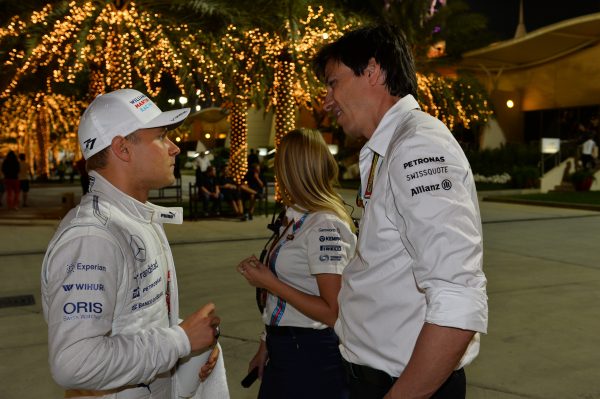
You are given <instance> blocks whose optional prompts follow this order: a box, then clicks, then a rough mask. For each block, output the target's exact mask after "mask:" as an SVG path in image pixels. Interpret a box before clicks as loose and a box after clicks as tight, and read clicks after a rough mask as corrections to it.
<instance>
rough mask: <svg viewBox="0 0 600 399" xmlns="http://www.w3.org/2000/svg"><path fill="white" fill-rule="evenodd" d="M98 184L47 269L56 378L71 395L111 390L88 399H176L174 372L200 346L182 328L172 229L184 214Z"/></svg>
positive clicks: (59, 237)
mask: <svg viewBox="0 0 600 399" xmlns="http://www.w3.org/2000/svg"><path fill="white" fill-rule="evenodd" d="M90 179H91V188H90V193H89V194H87V195H85V196H84V197H83V198H82V200H81V203H80V204H79V205H78V206H77V207H76V208H74V209H72V210H71V211H70V212H69V213H68V214H67V216H66V217H65V218H64V219H63V221H62V222H61V224H60V226H59V228H58V231H57V232H56V234H55V235H54V237H53V238H52V240H51V242H50V244H49V246H48V250H47V252H46V256H45V258H44V263H43V266H42V276H41V280H42V306H43V311H44V318H45V319H46V322H47V323H48V347H49V362H50V368H51V372H52V376H53V378H54V379H55V380H56V382H57V383H58V384H59V385H61V386H63V387H65V388H70V389H75V390H86V391H87V390H98V391H106V392H93V393H89V392H83V393H81V396H86V393H87V394H88V395H90V396H92V394H93V396H101V397H107V398H171V397H175V392H174V389H175V384H174V383H172V381H171V380H172V378H171V374H172V369H173V367H174V366H175V364H176V363H177V360H178V359H179V358H180V357H183V356H186V355H188V354H189V353H190V343H189V340H188V338H187V335H186V334H185V332H184V331H183V329H182V328H181V327H179V326H178V325H177V324H178V316H179V315H178V313H179V302H178V296H177V278H176V275H175V269H174V267H173V256H172V254H171V250H170V247H169V243H168V241H167V238H166V236H165V233H164V230H163V227H162V223H182V213H181V208H163V207H159V206H156V205H153V204H150V203H148V202H147V203H141V202H139V201H136V200H135V199H133V198H131V197H129V196H127V195H126V194H124V193H123V192H121V191H119V190H118V189H117V188H115V187H114V186H112V185H111V184H110V183H109V182H108V181H106V180H105V179H104V178H103V177H102V176H100V175H99V174H98V173H95V172H91V173H90ZM167 302H168V303H169V306H168V305H167ZM169 307H170V309H169ZM139 384H145V385H147V386H139Z"/></svg>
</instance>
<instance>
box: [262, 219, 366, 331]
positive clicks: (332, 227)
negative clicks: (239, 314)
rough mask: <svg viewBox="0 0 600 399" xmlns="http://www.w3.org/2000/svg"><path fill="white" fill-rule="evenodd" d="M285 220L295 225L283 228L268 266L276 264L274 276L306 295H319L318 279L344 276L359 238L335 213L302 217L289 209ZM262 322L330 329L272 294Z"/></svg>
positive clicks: (269, 295) (271, 252) (271, 253)
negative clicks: (329, 274)
mask: <svg viewBox="0 0 600 399" xmlns="http://www.w3.org/2000/svg"><path fill="white" fill-rule="evenodd" d="M286 216H287V219H288V220H289V221H292V222H291V224H290V225H289V226H288V225H285V224H284V225H283V226H281V228H280V231H279V234H280V236H281V238H280V239H279V241H277V242H276V243H275V245H274V246H273V247H272V248H271V250H270V254H269V258H268V259H269V262H268V263H269V264H270V266H271V267H272V266H273V263H274V267H275V273H276V274H277V277H278V278H279V279H280V280H281V281H282V282H284V283H286V284H287V285H289V286H292V287H294V288H296V289H298V290H300V291H302V292H305V293H307V294H310V295H319V286H318V284H317V279H316V276H315V275H317V274H322V273H331V274H342V270H343V269H344V266H346V264H347V263H348V261H349V259H350V258H352V256H353V255H354V249H355V246H356V235H354V233H352V231H351V230H350V227H349V226H348V224H347V223H346V222H344V221H342V220H341V219H340V218H339V217H338V216H337V215H335V214H333V213H328V212H315V213H302V212H298V211H296V210H294V209H292V208H288V209H287V211H286ZM271 270H273V269H271ZM263 322H264V323H265V324H267V325H275V326H293V327H305V328H314V329H324V328H327V325H326V324H323V323H321V322H320V321H317V320H313V319H311V318H309V317H307V316H305V315H304V314H302V313H301V312H300V311H299V310H298V309H296V308H294V307H293V306H292V305H290V304H289V303H287V302H286V301H284V300H282V299H280V298H278V297H276V296H274V295H272V294H271V293H269V294H268V295H267V303H266V306H265V310H264V311H263Z"/></svg>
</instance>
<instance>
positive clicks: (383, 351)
mask: <svg viewBox="0 0 600 399" xmlns="http://www.w3.org/2000/svg"><path fill="white" fill-rule="evenodd" d="M374 152H376V153H378V154H379V155H380V159H379V165H378V169H377V173H376V177H375V181H374V185H373V191H372V195H371V198H370V200H365V203H366V205H365V209H364V214H363V217H362V219H361V223H360V228H359V239H358V244H357V256H355V257H354V258H353V259H352V260H351V261H350V263H349V264H348V266H347V267H346V268H345V269H344V273H343V274H342V289H341V291H340V295H339V302H340V313H339V319H338V321H337V323H336V325H335V331H336V333H337V334H338V336H339V337H340V342H341V344H340V350H341V353H342V356H343V357H344V358H345V359H346V360H347V361H349V362H352V363H356V364H362V365H368V366H370V367H373V368H376V369H379V370H383V371H385V372H387V373H388V374H390V375H392V376H396V377H397V376H399V375H400V374H402V372H403V370H404V368H405V367H406V365H407V363H408V361H409V359H410V356H411V354H412V352H413V348H414V345H415V342H416V340H417V337H418V335H419V333H420V331H421V328H422V327H423V323H424V322H427V323H432V324H436V325H440V326H447V327H456V328H461V329H466V330H473V331H478V332H486V329H487V295H486V290H485V286H486V279H485V275H484V274H483V271H482V257H483V251H482V234H481V221H480V215H479V206H478V203H477V195H476V191H475V184H474V181H473V175H472V172H471V169H470V166H469V163H468V161H467V159H466V157H465V155H464V153H463V151H462V149H461V148H460V146H459V145H458V143H457V142H456V140H455V139H454V137H453V136H452V134H451V133H450V132H449V131H448V129H447V128H446V126H444V125H443V124H442V123H441V122H440V121H439V120H437V119H435V118H433V117H432V116H430V115H428V114H426V113H423V112H421V111H420V110H419V106H418V104H417V102H416V101H415V99H414V98H413V97H412V96H410V95H408V96H405V97H403V98H402V99H401V100H400V101H398V103H396V104H395V105H394V106H393V107H392V108H391V109H389V110H388V112H387V113H386V114H385V116H384V117H383V119H382V121H381V122H380V124H379V126H378V127H377V129H376V131H375V132H374V134H373V136H372V137H371V139H370V140H369V141H368V142H367V143H366V144H365V146H364V147H363V149H362V150H361V154H360V170H361V181H362V187H363V188H364V187H366V186H367V179H368V175H369V170H370V166H371V160H372V157H373V153H374ZM363 194H364V193H363ZM478 351H479V337H478V335H476V337H475V338H474V340H473V341H472V343H471V345H470V346H469V348H468V350H467V353H466V354H465V356H464V357H463V359H462V361H461V363H460V364H459V365H457V367H456V368H459V367H462V366H464V365H466V364H468V363H469V362H470V361H471V360H472V359H473V358H475V356H477V353H478Z"/></svg>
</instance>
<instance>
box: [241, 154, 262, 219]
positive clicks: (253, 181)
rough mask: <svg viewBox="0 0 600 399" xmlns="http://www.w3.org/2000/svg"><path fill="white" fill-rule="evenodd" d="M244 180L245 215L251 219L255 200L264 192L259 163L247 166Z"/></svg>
mask: <svg viewBox="0 0 600 399" xmlns="http://www.w3.org/2000/svg"><path fill="white" fill-rule="evenodd" d="M244 180H245V181H246V185H245V186H246V187H247V188H248V189H247V190H244V192H245V193H246V197H247V198H248V210H247V212H246V213H247V217H248V219H250V220H252V218H253V217H254V208H255V207H256V200H257V199H261V198H263V195H264V194H265V183H264V180H263V178H262V176H261V172H260V165H259V164H257V163H255V164H252V165H250V166H249V167H248V172H247V173H246V177H245V179H244Z"/></svg>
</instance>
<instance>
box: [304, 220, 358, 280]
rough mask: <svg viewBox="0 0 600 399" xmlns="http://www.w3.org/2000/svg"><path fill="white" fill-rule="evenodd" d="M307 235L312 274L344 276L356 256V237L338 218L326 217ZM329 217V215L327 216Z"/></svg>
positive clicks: (309, 265)
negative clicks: (343, 273) (345, 270)
mask: <svg viewBox="0 0 600 399" xmlns="http://www.w3.org/2000/svg"><path fill="white" fill-rule="evenodd" d="M317 216H319V217H321V219H320V220H319V221H318V222H317V223H315V224H314V225H313V226H312V227H311V229H310V230H309V232H308V234H307V240H308V243H307V250H308V268H309V270H310V273H311V274H321V273H331V274H342V271H343V270H344V267H345V266H346V265H347V264H348V262H349V261H350V259H352V256H353V255H354V249H355V247H356V236H355V235H354V234H353V233H352V232H351V231H350V229H349V228H348V226H347V225H346V223H344V222H342V221H341V220H339V219H338V218H337V217H333V216H332V217H324V215H317ZM327 216H329V215H327Z"/></svg>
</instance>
